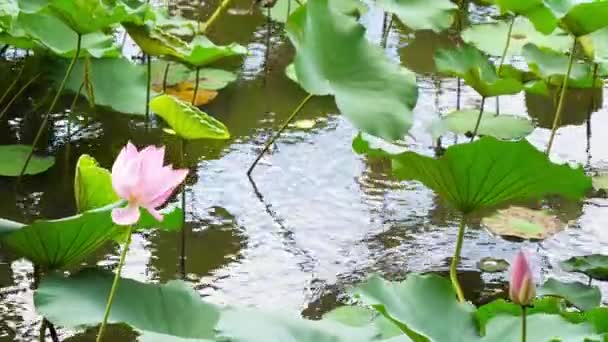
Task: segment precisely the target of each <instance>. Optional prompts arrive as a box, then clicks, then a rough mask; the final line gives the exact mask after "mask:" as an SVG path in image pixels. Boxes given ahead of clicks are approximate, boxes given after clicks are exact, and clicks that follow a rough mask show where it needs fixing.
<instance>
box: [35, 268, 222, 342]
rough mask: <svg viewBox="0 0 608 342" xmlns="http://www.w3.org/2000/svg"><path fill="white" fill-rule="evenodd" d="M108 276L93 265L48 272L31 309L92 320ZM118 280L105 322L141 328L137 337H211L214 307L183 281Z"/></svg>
mask: <svg viewBox="0 0 608 342" xmlns="http://www.w3.org/2000/svg"><path fill="white" fill-rule="evenodd" d="M113 278H114V274H112V273H111V272H108V271H99V270H94V269H86V270H84V271H81V272H79V273H77V274H75V275H73V276H71V277H69V278H65V277H63V276H61V275H58V274H52V275H50V276H48V277H45V278H44V279H43V280H42V282H41V283H40V287H39V288H38V290H36V293H35V294H34V304H35V305H36V310H37V311H38V312H39V313H41V314H43V315H44V316H45V317H46V318H47V319H48V320H49V321H51V322H52V323H55V324H57V325H61V326H63V327H70V328H81V327H83V326H96V325H98V324H99V323H100V322H101V321H102V320H103V314H104V309H105V306H106V301H107V299H108V293H109V292H110V287H111V286H112V280H113ZM119 284H120V285H119V286H118V289H117V291H116V295H115V298H114V302H113V305H112V311H111V312H110V316H109V318H108V322H110V323H126V324H128V325H130V326H131V327H133V328H134V329H135V330H137V331H139V332H140V333H141V334H142V336H141V337H140V338H141V339H142V340H146V335H147V334H149V333H150V334H152V335H153V337H154V336H156V334H160V336H163V337H164V338H163V339H160V338H159V339H158V341H176V340H173V339H172V338H173V337H178V338H180V337H181V338H184V339H186V338H188V339H196V341H199V339H208V340H214V338H213V337H214V336H215V332H214V327H215V325H216V324H217V322H218V319H219V315H220V312H219V308H217V307H215V306H214V305H212V304H208V303H206V302H204V301H202V300H201V298H200V295H199V294H198V293H197V292H196V291H194V290H193V289H192V288H191V287H190V286H189V285H188V284H186V283H184V282H183V281H179V280H173V281H170V282H168V283H166V284H163V285H159V284H145V283H141V282H138V281H135V280H132V279H126V278H122V279H120V283H119ZM66 304H67V305H66ZM160 336H158V337H160ZM189 341H193V340H189Z"/></svg>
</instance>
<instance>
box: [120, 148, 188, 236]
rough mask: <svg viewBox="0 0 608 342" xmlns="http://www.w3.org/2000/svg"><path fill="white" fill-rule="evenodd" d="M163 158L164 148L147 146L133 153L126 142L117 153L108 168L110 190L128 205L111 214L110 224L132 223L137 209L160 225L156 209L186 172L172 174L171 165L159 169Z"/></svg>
mask: <svg viewBox="0 0 608 342" xmlns="http://www.w3.org/2000/svg"><path fill="white" fill-rule="evenodd" d="M164 158H165V148H164V147H160V148H156V147H155V146H148V147H146V148H145V149H143V150H141V151H137V148H136V147H135V146H133V144H131V143H130V142H129V143H128V144H127V146H125V147H124V148H123V149H122V150H121V151H120V154H118V157H117V158H116V161H114V165H113V166H112V187H113V188H114V191H116V193H117V194H118V196H119V197H120V198H122V199H125V200H127V201H128V205H127V206H126V207H125V208H116V209H114V210H112V221H114V223H116V224H119V225H131V224H134V223H136V222H137V221H139V208H140V207H142V208H145V209H146V210H147V211H148V212H149V213H150V214H151V215H152V216H154V218H155V219H157V220H158V221H162V219H163V216H162V215H161V214H160V213H159V212H158V211H157V210H156V209H157V208H158V207H160V206H161V205H163V204H165V202H166V201H167V200H168V199H169V196H171V194H172V193H173V191H174V190H175V188H176V187H177V186H178V185H180V184H181V183H182V182H183V181H184V179H186V175H187V174H188V170H187V169H182V170H174V169H173V167H172V166H171V165H167V166H163V159H164Z"/></svg>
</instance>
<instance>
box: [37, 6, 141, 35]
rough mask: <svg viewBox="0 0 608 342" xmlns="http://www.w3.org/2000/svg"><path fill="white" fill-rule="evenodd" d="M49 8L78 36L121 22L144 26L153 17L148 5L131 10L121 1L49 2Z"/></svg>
mask: <svg viewBox="0 0 608 342" xmlns="http://www.w3.org/2000/svg"><path fill="white" fill-rule="evenodd" d="M48 6H49V9H50V10H51V11H52V12H53V13H55V14H56V15H57V16H58V17H59V18H61V19H62V20H63V21H64V22H65V23H66V24H67V25H68V26H69V27H70V28H72V30H74V31H76V33H78V34H87V33H93V32H97V31H105V30H107V29H109V28H111V27H113V26H115V25H116V24H119V23H121V22H126V23H130V22H135V23H140V24H142V23H143V22H144V21H145V20H146V19H147V18H151V16H153V13H152V12H151V9H150V7H149V6H148V5H141V6H139V7H137V8H131V7H129V6H127V5H126V4H125V3H123V2H122V1H119V0H49V1H48Z"/></svg>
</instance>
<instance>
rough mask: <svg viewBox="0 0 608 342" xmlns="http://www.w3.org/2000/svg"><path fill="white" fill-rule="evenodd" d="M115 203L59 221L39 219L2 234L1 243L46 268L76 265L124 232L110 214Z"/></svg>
mask: <svg viewBox="0 0 608 342" xmlns="http://www.w3.org/2000/svg"><path fill="white" fill-rule="evenodd" d="M113 208H114V205H111V206H107V207H104V208H101V209H96V210H92V211H87V212H84V213H82V214H80V215H76V216H71V217H66V218H62V219H58V220H38V221H35V222H34V223H32V224H29V225H24V226H23V227H21V229H18V230H15V231H13V232H11V233H9V234H4V235H2V236H1V237H0V239H1V241H2V243H3V244H4V245H5V246H7V247H8V248H10V249H11V250H13V251H14V252H16V253H17V254H18V255H20V256H23V257H25V258H27V259H28V260H30V261H31V262H32V263H35V264H37V265H40V266H42V267H44V268H47V269H59V268H65V267H70V266H74V265H77V264H78V263H79V262H81V261H82V260H83V259H85V258H86V257H88V256H89V255H90V254H91V253H93V252H94V251H95V250H97V249H98V248H99V247H101V246H102V245H103V244H104V243H106V242H108V241H110V240H111V239H114V238H116V237H117V236H119V235H120V234H121V230H123V229H125V228H124V227H122V228H121V227H117V226H115V225H114V223H113V222H112V218H111V215H110V212H111V210H112V209H113Z"/></svg>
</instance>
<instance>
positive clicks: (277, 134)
mask: <svg viewBox="0 0 608 342" xmlns="http://www.w3.org/2000/svg"><path fill="white" fill-rule="evenodd" d="M312 96H313V95H312V94H308V95H307V96H306V97H305V98H304V100H302V102H300V104H299V105H298V106H297V107H296V108H295V109H294V110H293V112H292V113H291V115H289V117H288V118H287V120H286V121H285V122H284V123H283V125H282V126H281V128H279V130H278V131H277V132H276V133H275V134H274V135H273V136H272V138H270V140H268V141H267V142H266V144H265V145H264V149H263V150H262V152H260V154H258V156H257V158H255V161H254V162H253V164H251V166H250V167H249V170H247V176H251V172H252V171H253V169H254V168H255V166H256V165H257V164H258V162H259V161H260V159H262V156H263V155H264V153H266V152H268V149H269V148H270V146H271V145H272V144H273V143H274V142H275V140H277V139H278V138H279V136H280V135H281V133H283V131H284V130H285V128H287V126H288V125H289V123H290V122H291V121H293V119H295V117H296V116H297V115H298V113H299V112H300V111H301V110H302V108H303V107H304V105H305V104H306V102H308V100H310V98H311V97H312Z"/></svg>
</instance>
